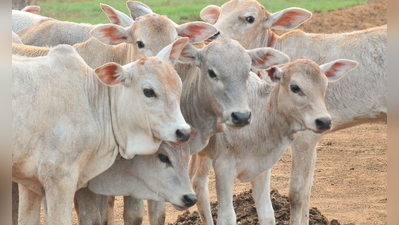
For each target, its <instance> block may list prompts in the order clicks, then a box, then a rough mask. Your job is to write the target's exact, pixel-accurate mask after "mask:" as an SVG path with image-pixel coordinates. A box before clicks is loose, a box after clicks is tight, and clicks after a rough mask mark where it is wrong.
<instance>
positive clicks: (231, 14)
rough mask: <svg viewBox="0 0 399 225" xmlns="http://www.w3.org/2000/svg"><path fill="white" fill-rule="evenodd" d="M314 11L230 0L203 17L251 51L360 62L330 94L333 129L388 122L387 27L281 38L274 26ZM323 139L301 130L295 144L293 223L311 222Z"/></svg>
mask: <svg viewBox="0 0 399 225" xmlns="http://www.w3.org/2000/svg"><path fill="white" fill-rule="evenodd" d="M311 15H312V14H311V13H310V12H308V11H306V10H303V9H300V8H289V9H285V10H282V11H279V12H276V13H269V12H268V11H267V10H266V9H265V8H264V7H263V6H262V5H261V4H259V2H257V1H256V0H242V1H236V0H232V1H229V2H227V3H225V4H224V5H223V6H222V7H218V6H208V7H206V8H205V9H203V10H202V11H201V18H202V19H203V20H205V21H207V22H209V23H212V24H214V25H215V26H216V27H217V28H218V29H219V30H220V34H221V36H227V37H231V38H233V39H236V40H238V41H239V42H240V43H241V44H242V45H243V46H244V47H246V48H249V49H251V48H259V47H262V46H269V47H274V48H276V49H278V50H281V51H283V52H285V53H286V54H287V55H288V56H290V58H291V59H292V60H294V59H298V58H301V57H303V56H304V57H306V58H308V59H310V60H313V61H315V62H316V63H318V64H322V63H326V62H328V61H332V60H336V59H339V58H348V59H353V60H356V61H358V62H359V68H358V69H356V70H354V71H353V72H351V75H350V76H346V77H344V78H343V79H344V82H340V84H339V85H335V86H334V88H331V89H329V90H328V91H327V93H326V105H327V108H328V109H329V111H330V113H331V116H332V119H333V121H334V127H333V129H332V130H331V131H337V130H340V129H345V128H348V127H352V126H355V125H359V124H363V123H369V122H373V123H376V122H377V123H386V122H387V114H388V112H387V25H385V26H380V27H375V28H371V29H367V30H361V31H355V32H351V33H341V34H308V33H304V32H303V31H300V30H295V31H291V32H288V33H286V34H284V35H283V36H281V37H280V36H277V35H276V34H274V33H273V32H272V31H271V30H270V28H275V29H284V30H289V29H293V28H295V27H297V26H299V25H300V24H301V23H303V22H305V21H306V20H308V19H309V18H310V17H311ZM249 34H250V35H249ZM321 137H322V135H321V134H314V133H312V132H300V133H298V134H297V135H296V138H295V140H294V141H293V143H292V145H291V151H292V170H291V171H292V172H291V179H290V194H289V197H290V204H291V211H290V212H291V217H290V220H291V224H308V223H309V198H310V190H311V188H310V187H311V186H312V179H313V172H314V165H315V160H316V146H317V142H318V141H319V140H320V138H321ZM309 165H310V166H309Z"/></svg>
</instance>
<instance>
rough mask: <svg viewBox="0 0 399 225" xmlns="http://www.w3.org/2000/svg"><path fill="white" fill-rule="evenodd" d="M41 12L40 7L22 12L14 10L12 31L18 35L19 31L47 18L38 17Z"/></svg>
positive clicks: (31, 7) (28, 8) (27, 8)
mask: <svg viewBox="0 0 399 225" xmlns="http://www.w3.org/2000/svg"><path fill="white" fill-rule="evenodd" d="M39 12H40V7H39V6H27V7H25V8H23V9H22V10H12V31H13V32H15V33H17V32H18V31H20V30H22V29H24V28H27V27H29V26H32V25H33V24H35V23H37V22H39V21H40V20H42V19H46V18H47V17H44V16H40V15H38V14H39Z"/></svg>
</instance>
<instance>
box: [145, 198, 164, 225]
mask: <svg viewBox="0 0 399 225" xmlns="http://www.w3.org/2000/svg"><path fill="white" fill-rule="evenodd" d="M148 213H149V217H150V225H162V224H165V202H164V201H151V200H149V201H148Z"/></svg>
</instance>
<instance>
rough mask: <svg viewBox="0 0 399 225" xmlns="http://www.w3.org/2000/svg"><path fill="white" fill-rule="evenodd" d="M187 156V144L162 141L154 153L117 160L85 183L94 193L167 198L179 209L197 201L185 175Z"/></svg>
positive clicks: (151, 198) (139, 197)
mask: <svg viewBox="0 0 399 225" xmlns="http://www.w3.org/2000/svg"><path fill="white" fill-rule="evenodd" d="M189 158H190V149H189V145H188V144H181V145H178V146H173V147H172V146H170V145H168V144H167V143H166V142H162V144H161V146H160V148H159V150H158V151H157V152H156V153H155V154H152V155H138V156H136V157H134V158H133V159H132V160H125V159H120V160H117V161H116V162H115V164H114V165H113V166H112V167H111V168H110V169H109V170H107V171H106V172H104V173H103V174H101V175H100V176H98V177H96V178H94V179H92V180H91V181H90V182H89V185H88V186H89V189H90V190H91V191H93V192H94V193H97V194H102V195H124V196H132V197H134V198H137V199H142V200H154V201H167V202H170V203H172V205H173V206H174V207H175V208H176V209H178V210H183V209H187V208H189V207H191V206H193V205H194V204H195V203H196V201H197V197H196V195H195V193H194V191H193V189H192V187H191V183H190V178H189V175H188V162H189Z"/></svg>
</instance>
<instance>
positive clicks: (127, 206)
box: [123, 196, 145, 225]
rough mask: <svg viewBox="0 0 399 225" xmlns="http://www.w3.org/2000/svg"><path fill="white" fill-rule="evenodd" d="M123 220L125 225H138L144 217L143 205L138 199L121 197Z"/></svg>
mask: <svg viewBox="0 0 399 225" xmlns="http://www.w3.org/2000/svg"><path fill="white" fill-rule="evenodd" d="M123 202H124V209H123V220H124V222H125V224H126V225H140V224H142V223H143V217H144V215H145V208H144V203H143V201H142V200H140V199H136V198H133V197H130V196H125V197H123Z"/></svg>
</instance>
